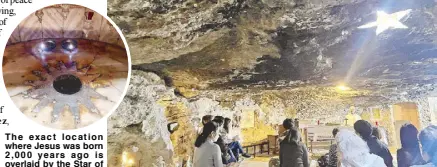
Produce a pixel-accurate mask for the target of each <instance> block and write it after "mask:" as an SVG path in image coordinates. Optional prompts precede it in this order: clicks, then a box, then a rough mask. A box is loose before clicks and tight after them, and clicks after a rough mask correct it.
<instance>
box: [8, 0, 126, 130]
mask: <svg viewBox="0 0 437 167" xmlns="http://www.w3.org/2000/svg"><path fill="white" fill-rule="evenodd" d="M122 39H123V38H122V36H121V34H119V31H117V29H116V28H115V27H114V25H113V24H111V22H110V21H108V20H107V19H106V18H105V17H103V16H102V15H100V14H98V13H97V12H95V11H93V10H91V9H88V8H86V7H83V6H77V5H69V4H68V5H67V4H62V5H53V6H49V7H45V8H43V9H40V10H38V11H36V12H34V13H32V14H31V15H30V16H28V17H27V18H25V19H24V20H23V21H22V22H21V23H20V24H19V25H18V27H17V28H16V29H15V30H14V32H13V33H12V35H11V37H10V38H9V41H8V44H7V45H6V48H5V52H4V57H3V79H4V82H5V85H6V88H7V91H8V93H9V96H10V97H11V99H12V101H13V102H14V103H15V105H16V106H17V107H18V108H19V109H20V110H21V112H22V113H23V114H24V115H26V116H27V117H29V118H30V119H32V120H34V121H36V122H38V123H40V124H42V125H44V126H47V127H51V128H56V129H76V128H81V127H85V126H88V125H90V124H92V123H94V122H96V121H98V120H100V119H102V118H103V117H104V116H106V115H108V114H109V113H110V112H112V111H113V110H114V109H115V108H116V107H117V106H116V105H118V104H119V103H120V101H121V100H122V98H123V96H124V93H125V88H126V86H127V83H128V75H129V69H130V68H129V65H130V64H129V62H130V61H129V57H128V52H127V50H126V47H127V46H125V44H124V42H123V40H122Z"/></svg>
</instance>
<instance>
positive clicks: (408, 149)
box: [397, 123, 425, 167]
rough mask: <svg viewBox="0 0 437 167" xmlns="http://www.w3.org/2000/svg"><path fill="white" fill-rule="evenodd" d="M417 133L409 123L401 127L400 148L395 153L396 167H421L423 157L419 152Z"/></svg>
mask: <svg viewBox="0 0 437 167" xmlns="http://www.w3.org/2000/svg"><path fill="white" fill-rule="evenodd" d="M418 134H419V131H418V130H417V128H416V127H415V126H414V125H413V124H410V123H406V124H404V125H402V127H401V131H400V137H401V144H402V148H401V149H398V151H397V159H398V167H410V166H412V165H423V164H424V163H425V162H424V161H423V157H422V154H421V151H420V145H419V139H418V138H417V137H418Z"/></svg>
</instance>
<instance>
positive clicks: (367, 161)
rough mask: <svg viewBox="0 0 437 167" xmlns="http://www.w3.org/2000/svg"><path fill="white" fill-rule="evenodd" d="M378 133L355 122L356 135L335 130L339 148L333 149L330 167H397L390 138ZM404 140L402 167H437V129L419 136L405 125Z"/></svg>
mask: <svg viewBox="0 0 437 167" xmlns="http://www.w3.org/2000/svg"><path fill="white" fill-rule="evenodd" d="M378 129H379V128H376V127H372V125H371V124H370V123H369V122H367V121H365V120H359V121H357V122H355V124H354V130H355V132H353V131H351V130H347V129H341V130H338V129H334V130H333V135H334V137H335V140H336V144H333V145H332V146H331V148H330V151H329V156H328V161H329V163H328V167H338V166H340V167H358V166H359V167H373V166H375V167H376V166H378V167H393V157H392V155H391V153H390V151H389V149H388V145H387V138H386V137H384V135H385V133H384V131H382V130H378ZM400 139H401V144H402V148H401V149H399V150H397V161H398V167H434V166H437V142H435V141H437V126H434V125H431V126H428V127H427V128H425V129H423V130H422V131H421V132H420V134H419V132H418V130H417V128H416V127H415V126H414V125H412V124H409V123H408V124H404V125H403V126H402V127H401V130H400ZM420 145H421V146H420Z"/></svg>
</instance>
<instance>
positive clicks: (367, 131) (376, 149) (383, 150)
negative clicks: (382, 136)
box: [354, 120, 393, 167]
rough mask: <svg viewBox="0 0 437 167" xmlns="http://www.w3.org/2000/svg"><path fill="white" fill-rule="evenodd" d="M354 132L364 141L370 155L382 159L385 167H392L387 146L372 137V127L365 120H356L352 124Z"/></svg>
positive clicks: (391, 159)
mask: <svg viewBox="0 0 437 167" xmlns="http://www.w3.org/2000/svg"><path fill="white" fill-rule="evenodd" d="M354 129H355V131H356V132H357V133H358V134H359V135H360V136H361V138H362V139H363V140H364V141H366V143H367V146H368V147H369V149H370V153H372V154H376V155H378V156H380V157H381V158H382V159H384V162H385V165H386V166H387V167H393V157H392V156H391V154H390V150H389V149H388V147H387V145H385V144H384V143H382V142H381V141H380V140H379V139H377V138H376V137H375V136H373V135H372V131H373V129H372V125H371V124H370V123H369V122H367V121H365V120H358V121H357V122H355V124H354Z"/></svg>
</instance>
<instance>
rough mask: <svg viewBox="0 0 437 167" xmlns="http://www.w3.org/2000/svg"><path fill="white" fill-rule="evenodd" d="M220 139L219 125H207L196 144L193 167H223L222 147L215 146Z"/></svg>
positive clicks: (211, 123)
mask: <svg viewBox="0 0 437 167" xmlns="http://www.w3.org/2000/svg"><path fill="white" fill-rule="evenodd" d="M218 138H219V133H218V125H217V123H214V122H209V123H206V124H205V126H204V127H203V131H202V133H201V134H200V135H199V136H198V137H197V139H196V142H195V144H194V145H195V146H196V148H195V150H194V156H193V167H223V162H222V157H221V151H220V147H219V146H218V145H217V144H214V142H216V141H217V139H218Z"/></svg>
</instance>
